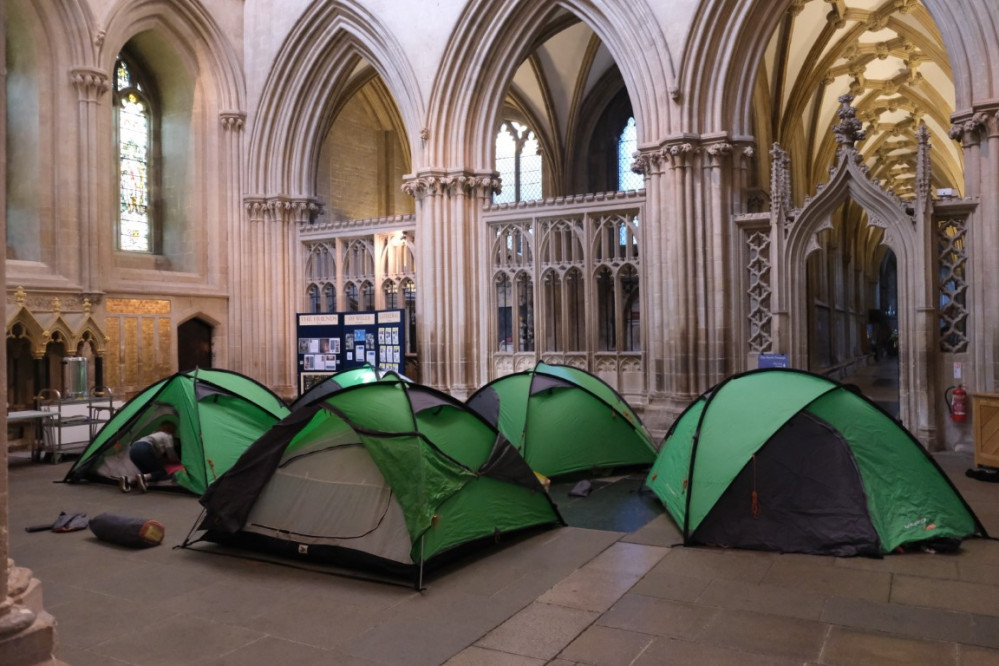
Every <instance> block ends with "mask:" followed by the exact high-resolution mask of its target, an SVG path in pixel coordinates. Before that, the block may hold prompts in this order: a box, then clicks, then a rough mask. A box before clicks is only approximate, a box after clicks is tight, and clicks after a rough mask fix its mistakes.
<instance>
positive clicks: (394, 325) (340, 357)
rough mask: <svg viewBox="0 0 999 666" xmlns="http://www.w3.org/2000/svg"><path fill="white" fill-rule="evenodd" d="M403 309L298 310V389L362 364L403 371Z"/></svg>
mask: <svg viewBox="0 0 999 666" xmlns="http://www.w3.org/2000/svg"><path fill="white" fill-rule="evenodd" d="M403 312H404V311H403V310H372V311H370V312H337V313H327V314H310V313H299V314H298V329H297V334H298V390H299V393H305V392H306V391H308V390H309V389H310V388H311V387H312V386H314V385H316V384H318V383H319V382H321V381H323V380H324V379H326V378H327V377H329V376H331V375H333V374H335V373H337V372H342V371H344V370H350V369H351V368H356V367H359V366H362V365H364V364H368V365H370V366H372V367H375V368H379V369H382V370H392V371H394V372H397V373H399V374H402V373H403V365H404V363H405V360H406V354H405V349H406V342H405V338H404V335H405V327H404V326H403V322H404V317H403Z"/></svg>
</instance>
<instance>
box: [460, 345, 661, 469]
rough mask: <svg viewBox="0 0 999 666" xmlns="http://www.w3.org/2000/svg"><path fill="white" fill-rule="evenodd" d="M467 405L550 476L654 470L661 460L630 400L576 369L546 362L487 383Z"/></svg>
mask: <svg viewBox="0 0 999 666" xmlns="http://www.w3.org/2000/svg"><path fill="white" fill-rule="evenodd" d="M467 405H468V406H469V407H470V408H471V409H473V410H475V411H476V412H478V413H479V414H480V415H481V416H482V417H483V418H484V419H486V420H487V421H488V422H489V423H491V424H492V425H494V426H495V427H496V428H497V429H498V430H499V431H500V432H501V433H503V435H504V436H505V437H506V438H507V439H509V440H510V441H511V442H512V443H513V445H514V447H515V448H516V449H517V450H518V451H520V453H521V454H522V455H523V456H524V458H525V459H526V460H527V463H528V464H529V465H530V466H531V468H532V469H533V470H534V471H536V472H538V473H539V474H543V475H545V476H547V477H553V476H560V475H566V474H571V473H577V472H592V471H595V470H607V469H613V468H619V467H628V466H637V465H650V464H652V462H653V460H655V457H656V450H655V447H654V445H653V444H652V439H651V437H650V436H649V434H648V431H647V430H646V429H645V426H644V425H643V424H642V422H641V419H639V417H638V415H637V414H635V412H634V411H633V410H632V409H631V407H630V406H629V405H628V403H627V402H626V401H625V400H624V398H622V397H621V396H620V395H618V393H617V392H616V391H615V390H614V389H613V388H611V387H610V386H609V385H608V384H607V383H606V382H604V381H603V380H601V379H600V378H599V377H596V376H595V375H592V374H590V373H588V372H586V371H585V370H580V369H578V368H573V367H570V366H566V365H554V364H548V363H544V362H540V363H538V364H537V365H535V367H534V368H532V369H530V370H527V371H524V372H518V373H514V374H510V375H506V376H503V377H499V378H497V379H495V380H493V381H491V382H489V383H488V384H486V385H485V386H483V387H482V388H480V389H479V390H478V391H476V392H475V393H474V394H473V395H472V396H470V397H469V399H468V401H467Z"/></svg>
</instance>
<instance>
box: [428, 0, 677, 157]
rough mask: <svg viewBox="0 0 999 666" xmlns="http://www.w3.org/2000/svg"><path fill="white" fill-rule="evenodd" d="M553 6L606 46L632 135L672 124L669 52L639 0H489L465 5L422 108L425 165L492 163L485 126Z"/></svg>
mask: <svg viewBox="0 0 999 666" xmlns="http://www.w3.org/2000/svg"><path fill="white" fill-rule="evenodd" d="M604 4H606V3H604ZM558 11H567V12H571V13H572V14H574V15H575V16H577V17H578V18H579V19H580V20H582V21H584V22H585V23H586V24H587V25H588V26H589V27H590V28H591V29H593V30H594V32H595V33H596V34H597V36H599V38H600V39H601V41H602V42H603V43H604V45H605V46H606V47H607V48H608V50H609V51H610V53H611V55H612V56H613V58H614V61H615V62H616V64H617V66H618V68H619V69H620V71H621V75H622V77H623V79H624V81H625V86H626V87H627V89H628V92H629V95H630V96H631V100H632V105H633V108H634V112H635V120H636V123H637V125H638V127H639V131H640V133H641V134H640V136H639V142H640V143H641V142H643V141H645V142H650V141H651V142H655V141H658V140H660V138H661V137H663V136H666V135H668V134H669V133H670V132H671V130H672V127H673V118H672V116H673V109H672V107H671V106H669V105H668V104H667V103H666V102H665V100H663V98H662V95H661V91H662V90H663V86H664V83H665V85H666V86H667V87H672V86H673V84H674V79H675V76H674V72H673V62H672V56H671V54H670V52H669V48H668V46H667V44H666V40H665V37H664V36H663V34H662V32H661V31H660V29H659V27H658V26H659V23H658V21H657V20H656V18H655V17H654V15H653V14H652V12H651V11H650V10H649V8H648V5H647V4H646V3H645V2H629V3H617V4H615V5H614V6H613V7H610V6H596V5H595V4H594V3H591V2H586V1H585V0H584V1H577V0H565V1H561V2H550V1H545V2H539V1H537V0H492V1H491V2H485V3H481V4H477V5H475V6H471V5H470V6H469V7H468V8H467V9H466V10H465V12H464V14H463V15H462V16H461V18H460V19H459V21H458V26H457V28H456V29H455V33H454V37H453V38H452V40H451V41H450V42H449V44H448V46H447V49H446V50H445V53H444V58H443V64H442V65H441V69H440V71H439V72H438V74H437V78H436V80H435V83H434V88H433V91H432V94H431V99H430V105H429V111H428V120H427V127H428V130H429V141H428V145H427V154H426V159H427V163H426V165H425V166H426V167H441V166H448V167H461V168H470V169H472V170H475V171H480V170H482V171H491V170H492V164H493V163H492V152H493V136H492V132H493V129H494V128H495V127H496V120H497V114H498V113H499V112H500V109H501V108H502V102H503V96H504V95H505V94H506V92H507V88H508V86H509V82H510V80H511V79H512V78H513V75H514V72H515V71H516V69H517V67H518V66H519V65H520V64H521V63H522V62H523V61H524V59H525V58H527V56H528V55H529V54H530V52H531V49H532V48H533V46H534V45H535V44H536V39H537V37H538V35H539V34H540V33H541V32H542V31H543V30H544V28H545V24H546V22H547V21H548V20H549V19H550V18H552V15H553V14H555V13H556V12H558ZM497 53H503V54H506V57H504V58H496V57H495V54H497ZM414 168H415V166H414Z"/></svg>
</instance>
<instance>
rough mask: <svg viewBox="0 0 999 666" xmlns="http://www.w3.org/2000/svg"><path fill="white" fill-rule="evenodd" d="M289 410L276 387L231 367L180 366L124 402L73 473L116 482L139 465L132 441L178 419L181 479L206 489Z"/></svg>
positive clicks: (69, 477)
mask: <svg viewBox="0 0 999 666" xmlns="http://www.w3.org/2000/svg"><path fill="white" fill-rule="evenodd" d="M288 413H289V410H288V407H287V406H286V405H285V404H284V402H283V401H282V400H281V399H280V398H279V397H278V396H277V395H275V394H274V393H273V392H272V391H270V389H268V388H266V387H264V386H263V385H261V384H259V383H258V382H256V381H255V380H253V379H251V378H249V377H246V376H245V375H241V374H239V373H235V372H230V371H228V370H214V369H197V370H187V371H182V372H178V373H176V374H174V375H171V376H170V377H167V378H164V379H161V380H160V381H157V382H154V383H153V384H151V385H150V386H148V387H147V388H146V389H144V390H143V391H141V392H140V393H139V394H138V395H136V396H135V397H134V398H132V399H131V400H129V401H128V402H127V403H125V404H124V405H123V406H122V408H121V409H120V410H119V411H118V412H117V413H116V414H115V415H114V416H113V417H112V418H111V419H110V420H109V421H108V422H107V423H106V424H104V427H102V428H101V430H100V431H99V432H98V433H97V435H96V436H95V437H94V439H93V440H92V441H91V442H90V444H89V445H88V446H87V448H86V449H85V450H84V451H83V453H82V454H81V455H80V457H79V458H78V459H77V461H76V463H75V464H74V465H73V466H72V467H71V468H70V470H69V471H68V472H67V474H66V477H65V479H64V480H65V481H66V482H69V483H73V482H81V481H85V480H110V481H115V480H116V479H117V478H118V477H119V476H132V475H134V474H137V473H138V470H137V469H136V468H135V466H134V465H133V464H132V463H131V460H130V459H129V455H128V448H129V446H130V444H131V443H132V442H134V441H135V440H137V439H139V438H141V437H142V436H144V435H146V434H148V433H150V432H153V431H155V430H157V429H158V428H159V427H160V424H161V423H163V422H164V421H171V422H173V423H175V424H176V427H177V428H176V433H175V436H176V438H177V440H178V441H179V443H180V457H181V464H182V467H183V469H181V470H180V471H178V472H176V473H175V474H174V477H173V478H174V480H175V481H176V482H177V484H178V485H180V486H181V487H183V488H186V489H187V490H189V491H190V492H192V493H194V494H196V495H200V494H201V493H203V492H204V491H205V490H206V489H207V487H208V485H209V483H210V482H211V481H213V480H214V479H215V478H217V477H218V476H219V475H221V474H222V473H224V472H225V471H226V470H227V469H229V467H231V466H232V464H233V463H235V462H236V460H237V459H238V458H239V456H240V455H242V453H243V451H245V450H246V448H247V447H248V446H250V444H252V443H253V442H254V441H256V440H257V439H258V438H259V437H260V436H261V435H262V434H263V433H265V432H267V430H269V429H270V427H271V426H273V425H274V424H275V423H277V422H278V421H279V420H280V419H282V418H284V417H285V416H286V415H287V414H288Z"/></svg>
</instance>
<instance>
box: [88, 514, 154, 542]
mask: <svg viewBox="0 0 999 666" xmlns="http://www.w3.org/2000/svg"><path fill="white" fill-rule="evenodd" d="M90 531H91V532H93V533H94V536H96V537H97V538H98V539H100V540H102V541H108V542H110V543H115V544H118V545H119V546H128V547H129V548H148V547H150V546H158V545H160V544H161V543H163V537H164V536H165V535H166V528H164V527H163V523H161V522H159V521H158V520H149V519H147V518H136V517H134V516H122V515H118V514H114V513H102V514H100V515H97V516H94V517H93V518H91V519H90Z"/></svg>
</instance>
